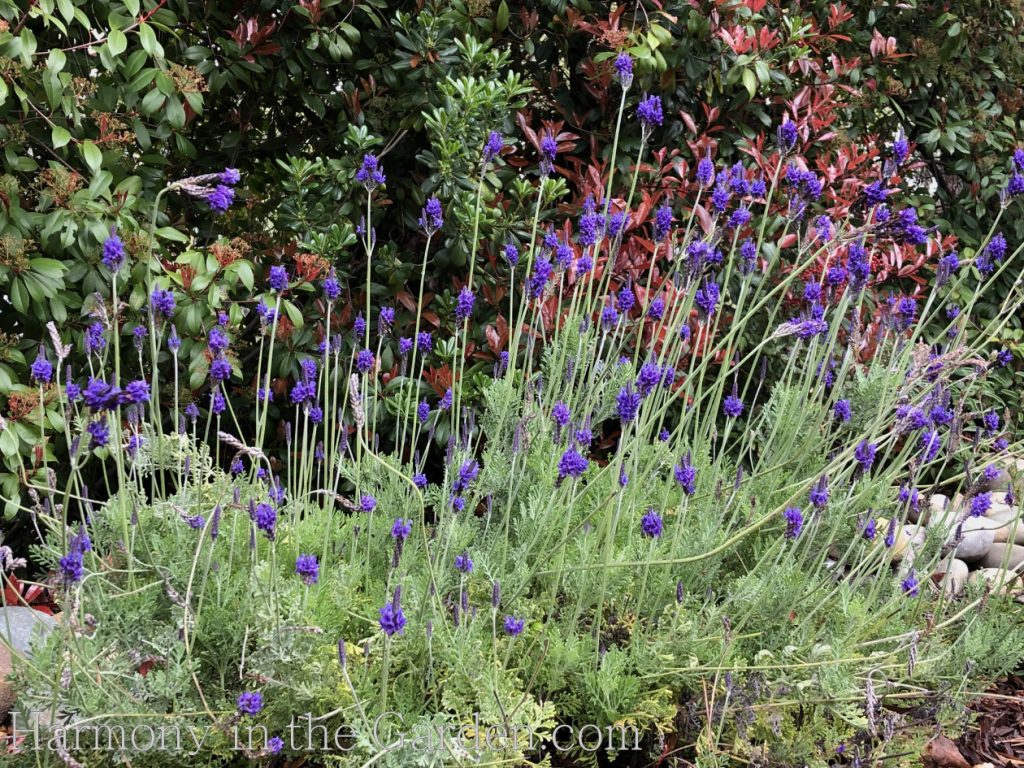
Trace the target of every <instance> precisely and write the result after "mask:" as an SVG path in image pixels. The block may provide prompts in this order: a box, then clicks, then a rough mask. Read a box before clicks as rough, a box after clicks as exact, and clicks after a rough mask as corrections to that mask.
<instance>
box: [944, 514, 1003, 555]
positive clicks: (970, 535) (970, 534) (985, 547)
mask: <svg viewBox="0 0 1024 768" xmlns="http://www.w3.org/2000/svg"><path fill="white" fill-rule="evenodd" d="M966 524H967V521H964V525H966ZM954 535H955V534H954ZM995 540H996V535H995V532H994V531H990V530H986V529H984V528H978V529H977V530H973V531H968V530H965V531H964V534H963V538H962V539H960V542H959V543H958V544H957V545H956V557H957V558H958V559H960V560H963V561H964V562H966V563H970V562H973V561H974V560H980V559H981V558H983V557H984V556H985V553H986V552H988V551H989V549H990V548H991V547H992V543H993V542H994V541H995Z"/></svg>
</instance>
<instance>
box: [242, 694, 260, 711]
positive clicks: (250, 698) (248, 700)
mask: <svg viewBox="0 0 1024 768" xmlns="http://www.w3.org/2000/svg"><path fill="white" fill-rule="evenodd" d="M261 709H263V695H262V694H261V693H260V692H259V691H246V692H245V693H242V694H240V695H239V697H238V711H239V712H241V713H242V714H243V715H255V714H258V713H259V711H260V710H261Z"/></svg>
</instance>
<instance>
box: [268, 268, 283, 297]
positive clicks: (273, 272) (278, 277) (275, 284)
mask: <svg viewBox="0 0 1024 768" xmlns="http://www.w3.org/2000/svg"><path fill="white" fill-rule="evenodd" d="M268 282H269V283H270V289H271V290H273V291H277V292H278V293H281V292H282V291H284V290H286V289H287V288H288V270H286V269H285V268H284V267H282V266H280V265H275V266H273V267H271V268H270V278H269V280H268Z"/></svg>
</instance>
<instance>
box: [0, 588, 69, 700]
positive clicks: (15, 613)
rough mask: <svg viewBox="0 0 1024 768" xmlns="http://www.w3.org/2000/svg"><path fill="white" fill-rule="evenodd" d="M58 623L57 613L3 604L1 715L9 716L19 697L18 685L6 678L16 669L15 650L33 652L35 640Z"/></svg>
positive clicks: (0, 610)
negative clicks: (12, 659)
mask: <svg viewBox="0 0 1024 768" xmlns="http://www.w3.org/2000/svg"><path fill="white" fill-rule="evenodd" d="M56 625H57V620H56V619H54V618H53V616H49V615H47V614H45V613H40V612H39V611H34V610H32V609H31V608H26V607H25V606H22V605H12V606H7V607H3V608H0V719H2V718H4V717H6V716H7V713H8V712H9V711H10V710H11V707H12V706H13V705H14V700H15V698H16V694H15V692H14V689H13V688H12V687H11V685H10V684H9V683H8V682H6V678H7V676H8V675H9V674H10V673H11V670H12V664H11V654H12V652H13V653H17V654H18V655H19V656H26V657H27V656H31V654H32V643H33V642H38V641H39V640H41V639H42V638H43V637H45V636H46V635H48V634H49V633H50V632H51V631H52V630H53V628H54V627H55V626H56ZM12 649H13V651H12Z"/></svg>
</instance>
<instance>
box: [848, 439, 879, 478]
mask: <svg viewBox="0 0 1024 768" xmlns="http://www.w3.org/2000/svg"><path fill="white" fill-rule="evenodd" d="M877 452H878V446H876V445H875V444H874V443H869V442H868V441H867V440H861V441H860V443H858V444H857V447H856V448H855V449H854V451H853V456H854V458H855V459H856V460H857V463H858V464H860V471H861V472H862V473H865V474H866V473H868V472H870V471H871V467H872V466H873V465H874V463H875V455H876V453H877Z"/></svg>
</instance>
